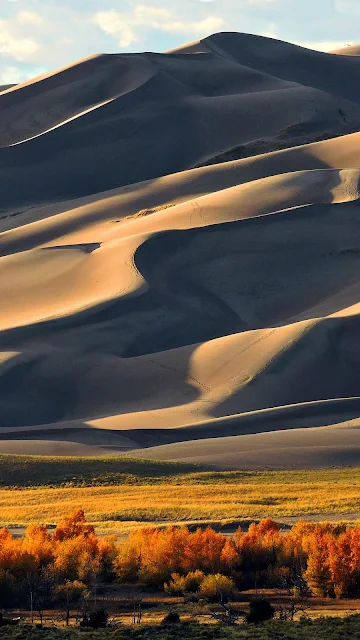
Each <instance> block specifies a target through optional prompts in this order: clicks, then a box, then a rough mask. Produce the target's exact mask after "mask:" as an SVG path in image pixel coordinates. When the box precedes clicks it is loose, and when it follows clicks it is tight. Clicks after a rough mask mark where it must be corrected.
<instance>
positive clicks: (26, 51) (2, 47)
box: [0, 21, 39, 62]
mask: <svg viewBox="0 0 360 640" xmlns="http://www.w3.org/2000/svg"><path fill="white" fill-rule="evenodd" d="M38 48H39V45H38V43H37V42H36V41H35V40H31V38H18V37H16V36H14V35H13V34H12V33H11V32H9V31H7V29H6V23H4V21H2V22H0V53H3V54H5V55H7V56H10V57H11V58H14V60H19V62H21V61H26V60H28V59H29V57H31V56H32V55H33V54H34V53H36V51H37V50H38Z"/></svg>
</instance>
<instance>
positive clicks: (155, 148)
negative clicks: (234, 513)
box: [0, 34, 360, 468]
mask: <svg viewBox="0 0 360 640" xmlns="http://www.w3.org/2000/svg"><path fill="white" fill-rule="evenodd" d="M335 53H336V52H335ZM359 76H360V67H359V62H358V60H357V59H356V56H355V55H354V53H353V54H352V55H351V56H344V55H334V54H321V53H317V52H314V51H309V50H306V49H302V48H300V47H295V46H293V45H289V44H287V43H281V42H278V41H276V40H271V39H267V38H260V37H256V36H249V35H246V34H216V35H214V36H210V37H209V38H206V39H204V40H202V41H199V42H195V43H190V44H189V45H184V47H180V48H178V49H176V50H173V51H171V52H168V53H166V54H151V53H144V54H125V55H99V56H93V57H91V58H88V59H86V60H83V61H80V62H79V63H76V64H74V65H73V66H70V67H67V68H64V69H61V70H58V71H55V72H53V73H50V74H47V75H44V76H41V77H39V78H35V79H33V80H31V81H28V82H26V83H23V84H20V85H15V86H13V87H10V88H8V89H5V90H3V92H2V93H0V113H1V119H0V299H1V305H0V329H1V333H0V451H3V452H19V453H20V452H21V453H24V452H26V451H28V452H29V453H36V452H38V453H49V454H50V453H51V454H54V453H58V454H59V455H61V454H67V455H68V454H71V453H73V454H74V455H77V454H79V453H81V452H82V453H83V454H84V455H98V454H99V452H103V453H105V454H109V455H111V454H114V453H118V452H119V451H120V452H128V453H129V452H130V455H134V454H136V455H140V456H141V457H151V458H154V459H179V460H182V459H184V460H189V461H190V460H191V461H194V462H201V463H206V464H212V465H215V466H219V467H221V468H257V467H259V468H263V467H281V468H286V467H306V466H309V467H317V466H332V465H353V464H358V463H359V454H360V440H359V429H358V427H359V420H360V373H359V371H360V369H359V360H360V351H359V346H358V345H359V344H360V340H359V339H360V315H359V311H360V281H359V269H360V239H359V231H360V151H359V149H360V146H359V142H360V133H359V132H358V129H360V92H359V89H358V87H359V83H358V78H359ZM345 125H346V127H347V130H348V131H349V128H350V129H351V131H352V133H348V134H347V135H338V134H339V133H341V134H344V133H345V128H344V127H345ZM341 127H343V129H341ZM280 139H281V141H282V142H281V144H282V146H284V144H285V147H286V148H282V149H281V150H274V151H271V150H270V151H268V152H267V153H263V154H260V155H254V154H250V153H249V154H248V155H249V156H250V155H251V157H243V158H239V159H235V160H232V161H229V162H226V161H225V162H224V161H223V159H224V158H222V161H221V162H219V163H216V162H215V163H214V158H215V157H216V156H217V155H219V154H220V155H221V154H222V153H224V152H227V150H229V149H234V148H236V147H237V145H242V146H244V145H245V146H246V145H250V146H251V145H253V144H255V146H256V144H259V141H260V142H261V141H264V140H266V147H267V149H271V148H273V149H278V147H279V140H280ZM284 141H285V142H284ZM249 148H250V147H249ZM252 148H253V149H254V148H255V147H254V146H253V147H252ZM200 165H201V166H200Z"/></svg>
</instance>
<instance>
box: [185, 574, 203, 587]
mask: <svg viewBox="0 0 360 640" xmlns="http://www.w3.org/2000/svg"><path fill="white" fill-rule="evenodd" d="M204 578H205V574H204V573H203V572H202V571H199V570H197V571H189V573H187V574H186V576H185V590H186V591H187V592H188V593H197V592H198V591H199V589H200V585H201V583H202V582H203V580H204Z"/></svg>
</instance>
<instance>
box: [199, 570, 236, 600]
mask: <svg viewBox="0 0 360 640" xmlns="http://www.w3.org/2000/svg"><path fill="white" fill-rule="evenodd" d="M234 590H235V583H234V581H233V580H232V578H228V577H227V576H223V575H222V574H221V573H215V574H210V575H208V576H205V578H204V579H203V581H202V583H201V585H200V593H201V595H202V596H203V597H204V598H207V599H208V600H210V602H228V600H229V599H230V598H231V596H232V595H233V593H234Z"/></svg>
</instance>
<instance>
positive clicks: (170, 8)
mask: <svg viewBox="0 0 360 640" xmlns="http://www.w3.org/2000/svg"><path fill="white" fill-rule="evenodd" d="M359 20H360V0H149V1H147V0H0V84H6V83H11V82H19V81H22V80H26V79H27V78H30V77H32V76H35V75H39V74H40V73H44V72H45V71H48V70H51V69H55V68H57V67H61V66H64V65H66V64H70V63H71V62H73V61H74V60H77V59H79V58H83V57H85V56H87V55H90V54H93V53H100V52H105V53H112V52H132V51H166V50H167V49H171V48H173V47H176V46H177V45H179V44H181V43H184V42H188V41H191V40H195V39H197V38H201V37H204V36H206V35H209V34H210V33H214V32H216V31H241V32H247V33H256V34H260V35H266V36H270V37H273V38H279V39H281V40H287V41H288V42H296V43H299V44H302V45H304V46H308V47H311V48H316V49H320V50H324V51H329V50H331V49H334V48H337V47H340V46H346V45H347V44H355V43H357V42H359V41H360V31H359V24H360V22H359Z"/></svg>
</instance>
